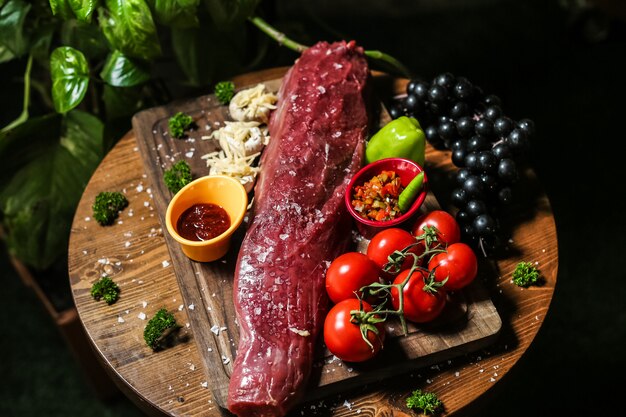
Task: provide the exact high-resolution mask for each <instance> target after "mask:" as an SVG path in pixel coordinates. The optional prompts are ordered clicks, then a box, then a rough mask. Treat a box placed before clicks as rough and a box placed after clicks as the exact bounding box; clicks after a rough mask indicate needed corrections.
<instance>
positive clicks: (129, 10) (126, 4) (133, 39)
mask: <svg viewBox="0 0 626 417" xmlns="http://www.w3.org/2000/svg"><path fill="white" fill-rule="evenodd" d="M106 6H107V8H106V9H102V8H101V9H100V13H99V16H98V17H99V21H100V28H101V29H102V32H103V33H104V36H105V37H106V38H107V40H108V41H109V43H110V44H111V46H112V47H113V49H117V50H118V51H120V52H122V53H123V54H124V55H126V56H128V57H131V58H141V59H145V60H151V59H153V58H156V57H157V56H159V55H160V54H161V45H160V44H159V39H158V37H157V31H156V26H155V24H154V20H152V14H151V13H150V8H149V7H148V5H147V4H146V3H145V1H144V0H106Z"/></svg>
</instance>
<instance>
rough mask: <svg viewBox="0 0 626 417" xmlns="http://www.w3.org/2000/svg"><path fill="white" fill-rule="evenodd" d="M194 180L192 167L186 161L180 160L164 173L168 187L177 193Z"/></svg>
mask: <svg viewBox="0 0 626 417" xmlns="http://www.w3.org/2000/svg"><path fill="white" fill-rule="evenodd" d="M191 180H192V176H191V168H190V167H189V164H188V163H187V162H185V161H178V162H176V163H175V164H174V165H172V167H171V168H170V169H167V170H165V172H164V173H163V182H165V185H166V186H167V188H168V189H169V190H170V191H171V192H172V193H173V194H176V193H177V192H178V191H179V190H180V189H181V188H183V187H184V186H185V185H187V184H189V183H190V182H191Z"/></svg>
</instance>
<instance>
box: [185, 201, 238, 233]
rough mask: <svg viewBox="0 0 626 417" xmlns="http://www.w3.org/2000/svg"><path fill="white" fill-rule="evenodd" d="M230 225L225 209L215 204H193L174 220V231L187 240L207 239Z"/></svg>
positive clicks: (222, 231)
mask: <svg viewBox="0 0 626 417" xmlns="http://www.w3.org/2000/svg"><path fill="white" fill-rule="evenodd" d="M229 227H230V217H229V216H228V213H226V210H224V209H223V208H221V207H220V206H218V205H216V204H211V203H200V204H194V205H193V206H191V207H189V208H188V209H187V210H185V211H184V212H183V214H181V215H180V217H179V218H178V221H177V222H176V231H178V234H179V235H181V236H182V237H183V238H185V239H187V240H195V241H202V240H209V239H213V238H214V237H217V236H219V235H221V234H222V233H224V232H225V231H226V230H228V228H229Z"/></svg>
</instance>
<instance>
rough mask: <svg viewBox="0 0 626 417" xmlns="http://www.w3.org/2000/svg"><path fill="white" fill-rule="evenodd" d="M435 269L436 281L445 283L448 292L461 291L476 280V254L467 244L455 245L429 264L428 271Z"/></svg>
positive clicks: (436, 256)
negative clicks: (444, 281)
mask: <svg viewBox="0 0 626 417" xmlns="http://www.w3.org/2000/svg"><path fill="white" fill-rule="evenodd" d="M434 268H436V269H435V279H436V280H437V281H440V282H441V281H443V280H444V279H446V278H448V280H447V281H446V283H445V284H444V287H445V288H446V289H447V290H450V291H453V290H460V289H461V288H463V287H465V286H467V285H468V284H469V283H470V282H472V281H473V280H474V278H476V273H477V272H478V261H477V259H476V254H475V253H474V251H473V250H472V248H470V247H469V246H468V245H466V244H465V243H460V242H459V243H453V244H452V245H450V246H448V249H447V252H445V253H438V254H437V255H435V256H433V257H432V259H431V260H430V262H429V263H428V269H430V270H432V269H434Z"/></svg>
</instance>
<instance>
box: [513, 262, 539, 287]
mask: <svg viewBox="0 0 626 417" xmlns="http://www.w3.org/2000/svg"><path fill="white" fill-rule="evenodd" d="M540 279H541V276H540V275H539V271H538V270H537V268H535V267H534V266H533V264H532V263H530V262H523V261H522V262H520V263H518V264H517V266H516V267H515V271H513V284H515V285H517V286H519V287H528V286H530V285H534V284H538V283H539V281H540Z"/></svg>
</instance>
